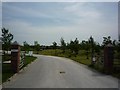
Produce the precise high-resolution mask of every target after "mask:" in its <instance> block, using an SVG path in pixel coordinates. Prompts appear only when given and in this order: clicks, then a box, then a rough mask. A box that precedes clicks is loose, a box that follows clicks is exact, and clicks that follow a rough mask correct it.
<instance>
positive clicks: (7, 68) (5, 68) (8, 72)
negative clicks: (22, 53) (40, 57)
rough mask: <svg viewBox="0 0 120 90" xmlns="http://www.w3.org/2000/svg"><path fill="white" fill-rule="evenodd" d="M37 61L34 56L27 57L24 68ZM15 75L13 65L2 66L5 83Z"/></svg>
mask: <svg viewBox="0 0 120 90" xmlns="http://www.w3.org/2000/svg"><path fill="white" fill-rule="evenodd" d="M35 59H36V57H33V56H26V57H25V65H24V66H23V68H24V67H25V66H27V65H28V64H30V63H31V62H33V61H34V60H35ZM14 74H15V73H14V72H13V71H12V70H11V64H6V63H4V64H2V82H5V81H7V80H8V78H10V77H11V76H13V75H14Z"/></svg>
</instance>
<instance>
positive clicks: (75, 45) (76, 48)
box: [74, 38, 80, 56]
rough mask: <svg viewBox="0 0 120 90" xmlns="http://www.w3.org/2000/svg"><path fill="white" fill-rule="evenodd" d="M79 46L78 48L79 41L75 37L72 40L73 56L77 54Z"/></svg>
mask: <svg viewBox="0 0 120 90" xmlns="http://www.w3.org/2000/svg"><path fill="white" fill-rule="evenodd" d="M79 48H80V45H79V41H78V39H77V38H76V39H75V41H74V52H75V56H76V55H77V54H78V51H79Z"/></svg>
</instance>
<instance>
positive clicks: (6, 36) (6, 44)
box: [2, 28, 13, 51]
mask: <svg viewBox="0 0 120 90" xmlns="http://www.w3.org/2000/svg"><path fill="white" fill-rule="evenodd" d="M12 40H13V35H12V34H11V33H10V32H9V30H8V29H5V28H2V43H3V50H7V51H8V50H10V45H11V41H12Z"/></svg>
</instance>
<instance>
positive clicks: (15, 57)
mask: <svg viewBox="0 0 120 90" xmlns="http://www.w3.org/2000/svg"><path fill="white" fill-rule="evenodd" d="M19 64H20V46H19V44H18V43H17V42H16V41H15V42H14V43H13V44H12V46H11V66H12V70H13V72H15V73H17V72H19Z"/></svg>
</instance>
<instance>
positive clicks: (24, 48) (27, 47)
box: [23, 41, 30, 52]
mask: <svg viewBox="0 0 120 90" xmlns="http://www.w3.org/2000/svg"><path fill="white" fill-rule="evenodd" d="M23 50H25V52H26V51H29V50H30V45H29V44H28V43H27V42H26V41H24V42H23Z"/></svg>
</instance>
